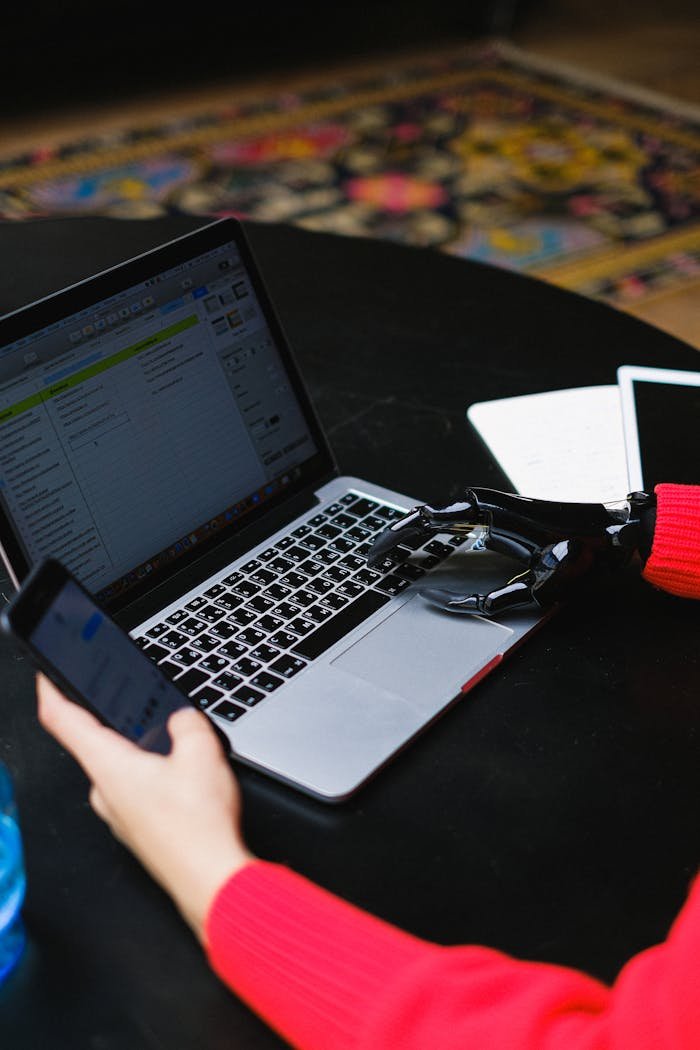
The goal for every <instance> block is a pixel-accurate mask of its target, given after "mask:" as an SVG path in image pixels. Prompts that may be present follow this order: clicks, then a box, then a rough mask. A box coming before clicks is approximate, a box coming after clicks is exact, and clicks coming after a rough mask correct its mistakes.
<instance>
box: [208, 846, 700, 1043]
mask: <svg viewBox="0 0 700 1050" xmlns="http://www.w3.org/2000/svg"><path fill="white" fill-rule="evenodd" d="M206 940H207V945H208V952H209V958H210V961H211V964H212V966H213V967H214V969H215V970H216V971H217V972H218V973H219V975H220V976H221V977H222V979H223V980H224V981H225V982H226V983H227V984H228V985H229V986H230V987H231V988H232V989H233V991H235V992H236V993H237V994H238V995H239V996H240V997H241V998H242V999H243V1000H244V1001H245V1002H247V1003H248V1005H249V1006H250V1007H251V1008H252V1009H253V1010H255V1011H256V1012H257V1013H258V1014H259V1015H260V1016H261V1017H263V1019H264V1020H266V1021H267V1023H268V1024H270V1025H271V1026H272V1027H274V1028H275V1029H276V1030H277V1031H278V1032H279V1033H280V1034H281V1035H282V1036H283V1037H284V1038H285V1039H286V1040H287V1041H288V1042H290V1043H291V1044H292V1045H293V1046H295V1047H299V1048H301V1050H328V1047H333V1050H378V1048H382V1047H389V1046H391V1047H392V1048H394V1047H397V1046H400V1047H401V1050H424V1048H425V1047H426V1046H430V1047H431V1048H434V1050H448V1048H449V1050H452V1048H455V1050H457V1048H459V1050H465V1048H468V1047H485V1046H488V1047H489V1048H490V1050H594V1048H595V1050H652V1048H653V1050H690V1048H691V1047H693V1048H696V1047H697V1046H698V1045H700V1003H699V1002H698V997H697V988H698V986H699V983H698V979H699V978H700V970H699V966H700V963H699V962H698V958H699V957H700V951H698V948H700V882H699V883H698V885H696V887H695V891H694V895H693V898H692V899H691V900H689V902H688V904H687V905H686V908H685V909H684V911H683V913H682V915H681V917H679V919H678V921H677V923H676V925H675V926H674V930H673V932H672V935H671V937H670V938H669V940H668V941H667V942H666V943H665V944H664V945H663V946H660V947H657V948H654V949H652V950H650V951H648V952H645V953H642V954H641V955H639V956H636V957H635V958H634V959H633V960H631V961H630V963H629V964H628V965H627V966H626V967H625V970H624V971H623V972H622V974H621V975H620V978H619V979H618V981H617V982H616V984H615V986H614V987H613V988H612V989H609V988H607V987H606V986H604V985H602V984H600V983H599V982H597V981H594V980H593V979H592V978H590V977H587V976H586V975H584V974H580V973H577V972H576V971H574V970H569V969H566V968H564V967H556V966H548V965H545V964H540V963H527V962H520V961H517V960H514V959H511V958H509V957H508V956H505V955H503V954H501V953H499V952H495V951H491V950H489V949H486V948H480V947H463V948H462V947H459V948H443V947H439V946H437V945H433V944H430V943H428V942H425V941H421V940H419V939H417V938H415V937H412V936H410V935H408V934H406V933H404V932H402V931H400V930H398V929H396V928H395V927H393V926H391V925H389V924H387V923H383V922H381V921H379V920H378V919H376V918H374V917H372V916H370V915H368V914H366V913H364V912H362V911H360V910H359V909H357V908H354V907H352V906H351V905H349V904H347V903H346V902H344V901H341V900H339V899H338V898H337V897H334V896H333V895H331V894H329V893H327V892H325V891H324V890H321V889H319V888H318V887H316V886H314V885H313V884H312V883H310V882H308V881H307V880H306V879H303V878H301V877H300V876H298V875H295V874H294V873H292V872H290V871H289V870H288V869H286V868H283V867H278V866H276V865H270V864H265V863H262V862H258V863H256V864H252V865H250V866H249V867H248V868H246V869H245V870H244V871H243V872H241V873H240V874H239V875H237V876H236V877H235V878H233V879H232V880H231V881H230V882H229V883H228V884H227V885H226V886H225V887H224V888H223V889H222V891H221V892H220V893H219V894H218V896H217V898H216V900H215V901H214V904H213V906H212V909H211V911H210V913H209V916H208V920H207V925H206ZM693 981H694V982H695V983H694V984H693ZM693 988H694V989H695V991H694V992H693V991H692V989H693Z"/></svg>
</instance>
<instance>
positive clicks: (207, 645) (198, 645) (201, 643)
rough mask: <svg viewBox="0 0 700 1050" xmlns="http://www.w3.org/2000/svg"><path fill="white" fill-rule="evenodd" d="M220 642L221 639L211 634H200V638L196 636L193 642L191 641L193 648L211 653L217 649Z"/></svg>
mask: <svg viewBox="0 0 700 1050" xmlns="http://www.w3.org/2000/svg"><path fill="white" fill-rule="evenodd" d="M218 644H219V639H218V638H212V636H211V635H210V634H200V636H199V638H195V640H194V641H193V642H190V645H191V646H192V648H193V649H198V650H199V651H200V653H210V652H212V651H213V650H214V649H216V647H217V646H218Z"/></svg>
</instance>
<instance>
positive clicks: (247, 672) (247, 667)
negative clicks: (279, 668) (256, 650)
mask: <svg viewBox="0 0 700 1050" xmlns="http://www.w3.org/2000/svg"><path fill="white" fill-rule="evenodd" d="M261 667H262V665H261V664H258V661H257V660H254V659H251V658H250V656H243V657H242V659H239V660H238V661H237V663H236V664H234V665H233V670H234V671H235V672H236V673H237V674H240V675H242V677H243V678H250V676H251V675H252V674H256V673H257V672H258V671H259V670H260V668H261Z"/></svg>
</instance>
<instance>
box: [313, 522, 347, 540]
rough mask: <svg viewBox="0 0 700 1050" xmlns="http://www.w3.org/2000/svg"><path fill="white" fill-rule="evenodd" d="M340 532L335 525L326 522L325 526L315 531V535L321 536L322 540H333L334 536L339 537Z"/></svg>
mask: <svg viewBox="0 0 700 1050" xmlns="http://www.w3.org/2000/svg"><path fill="white" fill-rule="evenodd" d="M342 531H343V530H342V529H339V528H338V526H337V525H331V524H330V522H326V523H325V525H321V526H320V528H318V529H316V533H315V535H316V536H321V537H322V538H323V539H324V540H334V539H335V537H336V536H340V534H341V532H342Z"/></svg>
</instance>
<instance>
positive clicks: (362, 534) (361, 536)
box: [345, 525, 372, 543]
mask: <svg viewBox="0 0 700 1050" xmlns="http://www.w3.org/2000/svg"><path fill="white" fill-rule="evenodd" d="M345 535H346V536H347V537H348V538H349V539H351V540H357V542H358V543H362V541H363V540H368V539H369V538H370V536H371V535H372V533H371V532H370V531H369V529H363V528H361V527H360V526H359V525H354V526H353V527H352V528H351V529H348V531H347V532H346V533H345Z"/></svg>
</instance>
